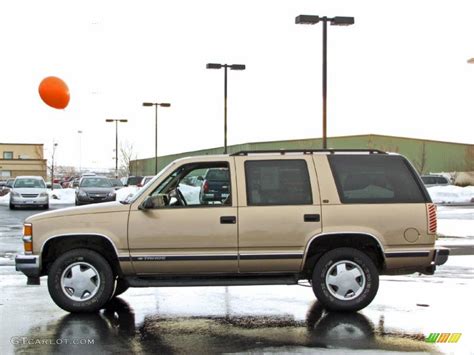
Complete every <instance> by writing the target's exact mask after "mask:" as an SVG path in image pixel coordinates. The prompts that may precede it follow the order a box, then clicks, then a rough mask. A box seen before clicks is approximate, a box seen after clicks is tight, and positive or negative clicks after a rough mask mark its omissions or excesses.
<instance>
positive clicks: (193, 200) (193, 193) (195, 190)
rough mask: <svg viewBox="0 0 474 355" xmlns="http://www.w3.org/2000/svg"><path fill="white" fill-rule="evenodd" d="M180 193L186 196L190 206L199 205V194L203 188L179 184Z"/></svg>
mask: <svg viewBox="0 0 474 355" xmlns="http://www.w3.org/2000/svg"><path fill="white" fill-rule="evenodd" d="M179 191H181V193H182V194H183V196H184V199H185V200H186V202H187V204H188V205H199V204H200V202H199V192H200V191H201V188H200V187H199V186H189V185H185V184H179Z"/></svg>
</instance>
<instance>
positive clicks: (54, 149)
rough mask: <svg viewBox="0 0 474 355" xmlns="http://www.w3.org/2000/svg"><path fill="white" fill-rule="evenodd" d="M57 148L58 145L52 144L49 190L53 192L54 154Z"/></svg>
mask: <svg viewBox="0 0 474 355" xmlns="http://www.w3.org/2000/svg"><path fill="white" fill-rule="evenodd" d="M57 146H58V143H53V156H52V159H51V190H53V186H54V153H56V147H57Z"/></svg>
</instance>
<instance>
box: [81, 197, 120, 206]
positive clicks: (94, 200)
mask: <svg viewBox="0 0 474 355" xmlns="http://www.w3.org/2000/svg"><path fill="white" fill-rule="evenodd" d="M115 199H116V195H113V196H105V197H104V196H91V195H88V196H84V195H77V196H76V203H77V204H78V205H86V204H89V203H100V202H112V201H115Z"/></svg>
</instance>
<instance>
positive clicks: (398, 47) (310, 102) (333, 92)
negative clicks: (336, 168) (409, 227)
mask: <svg viewBox="0 0 474 355" xmlns="http://www.w3.org/2000/svg"><path fill="white" fill-rule="evenodd" d="M300 14H313V15H327V16H354V17H355V25H353V26H350V27H332V26H329V27H328V135H329V136H341V135H353V134H366V133H374V134H387V135H398V136H407V137H417V138H427V139H435V140H443V141H452V142H462V143H471V144H472V143H473V141H474V139H473V132H474V124H473V118H474V65H472V64H467V60H468V59H469V58H471V57H474V20H473V14H474V2H473V1H467V0H466V1H435V0H417V1H412V0H411V1H408V0H406V1H400V0H393V1H391V0H386V1H380V0H370V1H369V0H367V1H354V0H347V1H337V0H321V1H314V0H313V1H305V0H299V1H295V0H267V1H264V0H259V1H256V0H235V1H230V0H229V1H226V0H216V1H211V0H199V1H198V0H187V1H184V0H183V1H179V0H174V1H163V0H152V1H98V0H94V1H84V0H81V1H72V0H71V1H39V0H24V1H3V2H2V6H1V11H0V33H2V39H1V49H2V50H1V52H2V59H1V61H0V63H1V66H0V97H1V104H0V142H2V143H44V145H45V156H46V158H48V159H49V158H50V155H51V151H52V149H51V147H52V144H53V141H54V142H57V143H58V149H57V152H56V159H57V162H58V164H61V165H76V166H79V157H80V156H81V157H82V159H81V160H82V161H81V162H82V166H83V167H113V166H114V165H115V163H114V160H113V159H112V158H113V157H114V156H115V153H114V151H113V149H114V148H115V126H114V125H113V124H110V123H105V119H106V118H126V119H128V120H129V122H128V123H124V124H120V126H119V140H120V141H121V142H127V143H128V144H133V146H134V151H135V154H136V156H137V157H138V158H147V157H152V156H153V155H154V146H155V135H154V127H155V121H154V109H153V108H150V107H142V102H143V101H155V102H170V103H171V105H172V106H171V107H170V108H160V109H159V112H158V120H159V127H158V129H159V138H158V140H159V143H158V150H159V155H163V154H171V153H178V152H182V151H189V150H195V149H203V148H212V147H217V146H222V144H223V79H224V73H223V71H222V70H206V69H205V65H206V63H208V62H217V63H229V64H232V63H236V64H245V65H246V66H247V69H246V70H245V71H229V86H228V88H229V91H228V95H229V100H228V127H229V133H228V144H229V145H231V144H237V143H246V142H255V141H269V140H285V139H301V138H314V137H321V134H322V133H321V132H322V129H321V105H322V103H321V48H322V42H321V35H322V26H321V24H318V25H315V26H302V25H295V17H296V16H298V15H300ZM52 75H53V76H58V77H60V78H62V79H63V80H64V81H65V82H66V83H67V85H68V86H69V89H70V93H71V101H70V103H69V106H68V107H67V108H66V109H65V110H56V109H53V108H50V107H48V106H47V105H45V104H44V103H43V102H42V101H41V99H40V97H39V94H38V85H39V83H40V82H41V80H42V79H43V78H45V77H47V76H52ZM78 130H81V131H83V133H82V135H81V136H82V138H81V139H80V138H79V134H78V133H77V131H78ZM79 149H81V151H82V154H81V155H80V154H79Z"/></svg>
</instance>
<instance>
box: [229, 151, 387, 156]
mask: <svg viewBox="0 0 474 355" xmlns="http://www.w3.org/2000/svg"><path fill="white" fill-rule="evenodd" d="M267 153H280V154H281V155H284V154H286V153H303V154H313V153H331V154H334V153H369V154H387V153H386V152H384V151H382V150H379V149H271V150H241V151H239V152H236V153H232V154H230V156H231V157H235V156H243V155H249V154H267Z"/></svg>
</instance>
